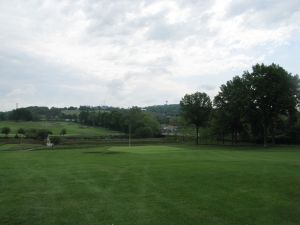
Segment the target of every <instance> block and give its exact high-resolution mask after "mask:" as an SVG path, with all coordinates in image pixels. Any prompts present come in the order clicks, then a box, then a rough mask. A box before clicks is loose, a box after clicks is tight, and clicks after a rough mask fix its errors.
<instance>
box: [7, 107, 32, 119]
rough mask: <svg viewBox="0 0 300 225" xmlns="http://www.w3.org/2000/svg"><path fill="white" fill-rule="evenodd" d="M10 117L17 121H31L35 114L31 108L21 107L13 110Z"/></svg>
mask: <svg viewBox="0 0 300 225" xmlns="http://www.w3.org/2000/svg"><path fill="white" fill-rule="evenodd" d="M9 119H10V120H15V121H19V120H23V121H30V120H32V119H33V116H32V113H31V112H30V110H28V109H26V108H20V109H15V110H13V111H12V112H11V114H10V116H9Z"/></svg>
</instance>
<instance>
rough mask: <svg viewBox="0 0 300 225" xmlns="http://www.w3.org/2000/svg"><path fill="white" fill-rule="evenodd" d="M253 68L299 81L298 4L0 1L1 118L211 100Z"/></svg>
mask: <svg viewBox="0 0 300 225" xmlns="http://www.w3.org/2000/svg"><path fill="white" fill-rule="evenodd" d="M257 62H258V63H261V62H264V63H267V64H269V63H272V62H275V63H277V64H280V65H281V66H283V67H284V68H285V69H287V70H288V71H289V72H291V73H293V74H299V71H300V1H299V0H284V1H283V0H232V1H227V0H220V1H210V0H177V1H175V0H173V1H171V0H165V1H164V0H144V1H142V0H102V1H101V0H69V1H63V0H49V1H40V0H26V1H24V0H20V1H17V0H0V78H1V79H0V97H1V98H0V111H4V110H9V109H12V108H14V107H15V106H16V103H19V106H20V107H25V106H29V105H41V106H70V105H73V106H79V105H113V106H121V107H128V106H132V105H138V106H145V105H154V104H164V103H165V101H168V102H169V103H178V102H179V101H180V99H181V98H182V97H183V95H184V94H186V93H192V92H195V91H204V92H207V93H208V94H209V95H210V96H211V97H213V96H214V95H215V94H216V93H217V92H218V90H219V86H220V85H221V84H222V83H224V82H226V81H227V80H230V79H231V78H232V77H233V76H234V75H240V74H242V72H243V71H244V70H250V69H251V65H253V64H255V63H257Z"/></svg>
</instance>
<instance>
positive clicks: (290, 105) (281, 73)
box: [243, 64, 300, 146]
mask: <svg viewBox="0 0 300 225" xmlns="http://www.w3.org/2000/svg"><path fill="white" fill-rule="evenodd" d="M252 70H253V71H252V72H251V73H249V72H245V73H244V75H243V79H244V81H245V84H246V87H247V89H246V90H245V91H247V92H248V95H249V100H250V101H249V111H248V112H249V113H250V117H251V116H255V115H256V116H255V118H256V121H255V123H258V122H260V123H261V125H262V127H263V137H264V145H265V146H266V145H267V137H268V133H269V132H270V133H271V136H272V143H275V130H274V129H275V126H276V121H277V119H278V117H279V115H286V116H289V115H291V114H293V113H295V112H296V106H297V104H298V103H299V90H300V86H299V85H300V81H299V77H298V76H297V75H295V76H293V75H292V74H290V73H288V72H287V71H286V70H285V69H283V68H282V67H280V66H279V65H276V64H271V65H269V66H266V65H264V64H256V65H254V66H253V67H252Z"/></svg>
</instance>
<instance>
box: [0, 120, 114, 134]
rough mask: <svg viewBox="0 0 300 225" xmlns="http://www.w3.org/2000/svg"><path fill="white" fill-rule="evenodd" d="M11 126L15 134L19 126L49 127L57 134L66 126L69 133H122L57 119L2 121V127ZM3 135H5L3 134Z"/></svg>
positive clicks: (0, 123)
mask: <svg viewBox="0 0 300 225" xmlns="http://www.w3.org/2000/svg"><path fill="white" fill-rule="evenodd" d="M2 127H10V129H11V130H12V131H11V135H14V134H15V133H16V132H17V130H18V129H19V128H24V129H30V128H35V129H41V128H43V129H48V130H51V131H52V132H53V134H55V135H59V134H60V131H61V130H62V129H63V128H65V129H66V130H67V135H83V136H96V135H114V134H120V133H118V132H115V131H111V130H108V129H105V128H100V127H89V126H84V125H81V124H78V123H74V122H57V121H33V122H32V121H29V122H14V121H0V128H2ZM2 136H3V135H2Z"/></svg>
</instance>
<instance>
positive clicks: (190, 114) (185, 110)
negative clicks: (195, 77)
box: [180, 92, 212, 144]
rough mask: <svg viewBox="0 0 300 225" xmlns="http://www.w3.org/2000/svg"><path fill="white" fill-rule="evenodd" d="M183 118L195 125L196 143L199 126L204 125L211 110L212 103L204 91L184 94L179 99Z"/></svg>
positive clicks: (197, 141)
mask: <svg viewBox="0 0 300 225" xmlns="http://www.w3.org/2000/svg"><path fill="white" fill-rule="evenodd" d="M180 106H181V110H182V114H183V116H184V118H186V119H187V121H189V122H190V123H191V124H194V125H195V127H196V143H197V144H198V143H199V127H201V126H204V125H206V123H207V122H208V120H209V116H210V112H211V110H212V103H211V100H210V98H209V96H208V95H207V94H206V93H202V92H196V93H194V94H190V95H189V94H186V95H185V96H184V97H183V98H182V99H181V101H180Z"/></svg>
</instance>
